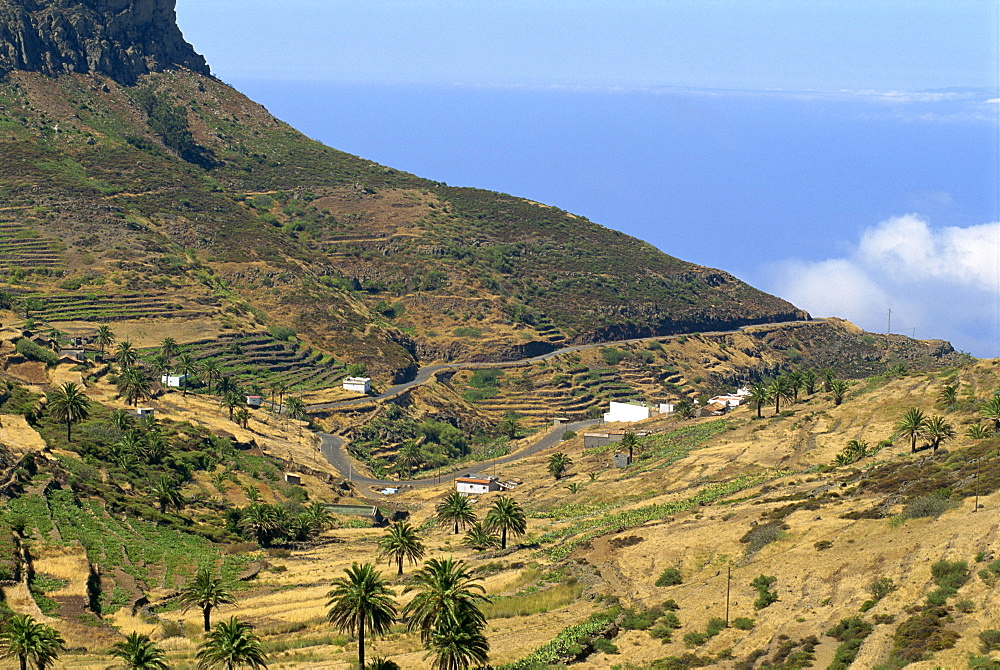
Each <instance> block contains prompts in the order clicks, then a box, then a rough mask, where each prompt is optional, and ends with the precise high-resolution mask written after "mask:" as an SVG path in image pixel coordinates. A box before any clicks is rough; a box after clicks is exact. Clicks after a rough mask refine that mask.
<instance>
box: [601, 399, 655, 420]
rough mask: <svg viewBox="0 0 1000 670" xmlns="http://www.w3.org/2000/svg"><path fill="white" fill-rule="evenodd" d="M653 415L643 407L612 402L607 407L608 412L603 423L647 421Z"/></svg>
mask: <svg viewBox="0 0 1000 670" xmlns="http://www.w3.org/2000/svg"><path fill="white" fill-rule="evenodd" d="M652 415H653V413H652V410H650V409H649V408H648V407H645V406H643V405H633V404H632V403H627V402H612V403H611V404H610V405H609V406H608V411H607V413H606V414H605V415H604V422H605V423H611V422H613V421H621V422H624V423H634V422H636V421H642V420H644V419H648V418H649V417H651V416H652Z"/></svg>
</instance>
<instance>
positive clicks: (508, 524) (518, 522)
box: [483, 434, 628, 549]
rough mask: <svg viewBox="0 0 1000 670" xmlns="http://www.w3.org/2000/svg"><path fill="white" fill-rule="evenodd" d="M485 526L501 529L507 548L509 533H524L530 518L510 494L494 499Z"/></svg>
mask: <svg viewBox="0 0 1000 670" xmlns="http://www.w3.org/2000/svg"><path fill="white" fill-rule="evenodd" d="M626 437H628V434H626ZM483 526H484V527H485V528H486V529H487V530H491V531H497V530H498V531H500V548H501V549H506V548H507V533H508V532H510V534H511V535H524V534H525V533H526V532H527V531H528V518H527V516H526V515H525V514H524V510H523V509H522V508H521V506H520V505H518V504H517V501H516V500H514V499H513V498H510V497H508V496H500V497H499V498H497V499H496V500H494V501H493V504H492V505H491V506H490V510H489V511H488V512H487V513H486V518H485V519H484V520H483Z"/></svg>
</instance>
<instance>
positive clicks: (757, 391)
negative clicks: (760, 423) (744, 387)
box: [748, 384, 771, 419]
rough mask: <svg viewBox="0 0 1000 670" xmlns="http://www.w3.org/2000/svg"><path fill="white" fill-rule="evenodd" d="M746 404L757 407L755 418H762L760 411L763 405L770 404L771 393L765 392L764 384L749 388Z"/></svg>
mask: <svg viewBox="0 0 1000 670" xmlns="http://www.w3.org/2000/svg"><path fill="white" fill-rule="evenodd" d="M748 402H750V404H752V405H754V406H756V407H757V418H758V419H760V418H763V415H762V414H761V411H760V410H761V408H762V407H763V406H764V405H766V404H767V403H769V402H771V392H770V391H768V390H767V387H766V386H765V385H764V384H754V385H753V386H751V387H750V395H749V396H748Z"/></svg>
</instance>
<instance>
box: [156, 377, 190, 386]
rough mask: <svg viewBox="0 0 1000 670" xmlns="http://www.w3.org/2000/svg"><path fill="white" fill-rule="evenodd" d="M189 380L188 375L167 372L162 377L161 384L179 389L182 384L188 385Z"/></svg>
mask: <svg viewBox="0 0 1000 670" xmlns="http://www.w3.org/2000/svg"><path fill="white" fill-rule="evenodd" d="M187 380H188V376H187V375H174V374H165V375H163V376H162V377H160V383H161V384H163V385H164V386H169V387H172V388H175V389H179V388H180V387H181V384H184V385H187Z"/></svg>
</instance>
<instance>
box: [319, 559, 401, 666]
mask: <svg viewBox="0 0 1000 670" xmlns="http://www.w3.org/2000/svg"><path fill="white" fill-rule="evenodd" d="M345 573H346V575H347V576H346V577H338V578H337V579H335V580H333V589H331V590H330V592H329V593H327V594H326V595H327V597H328V598H329V599H330V600H329V602H327V604H326V605H327V607H329V608H330V609H329V610H328V611H327V613H326V618H327V620H328V621H329V622H330V623H332V624H333V625H334V626H336V627H337V628H338V629H339V630H340V631H342V632H344V633H355V632H356V633H357V636H358V667H359V668H364V667H365V633H366V632H371V633H372V635H384V634H385V633H387V632H388V631H389V627H390V626H391V625H392V623H393V622H394V621H395V620H396V601H395V600H394V596H395V595H396V592H395V591H393V590H392V589H391V588H389V587H388V586H387V585H386V583H385V581H384V580H383V579H382V573H380V572H377V571H376V570H375V566H374V565H372V564H371V563H363V564H358V563H352V564H351V567H349V568H347V569H346V570H345Z"/></svg>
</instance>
